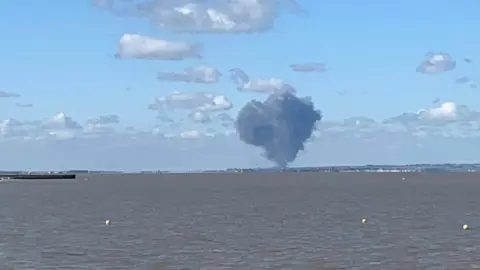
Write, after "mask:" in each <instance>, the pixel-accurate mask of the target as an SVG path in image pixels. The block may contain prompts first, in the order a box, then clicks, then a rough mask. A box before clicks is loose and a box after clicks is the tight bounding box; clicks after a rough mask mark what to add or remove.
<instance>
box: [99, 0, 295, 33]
mask: <svg viewBox="0 0 480 270" xmlns="http://www.w3.org/2000/svg"><path fill="white" fill-rule="evenodd" d="M282 3H283V4H287V5H285V6H286V7H287V9H288V10H290V11H300V10H301V8H300V7H299V5H298V3H296V1H295V0H282V1H279V0H235V1H225V0H204V1H196V0H163V1H158V0H146V1H135V0H133V1H122V0H94V4H95V5H96V6H99V7H104V8H107V9H109V10H111V11H113V12H114V13H116V14H118V15H127V16H137V17H143V18H147V19H148V20H149V21H150V22H152V23H153V24H154V25H156V26H158V27H161V28H164V29H167V30H170V31H174V32H190V33H195V32H214V33H242V32H263V31H266V30H268V29H271V28H272V27H273V26H274V24H275V21H276V19H277V17H278V15H279V10H280V7H281V4H282Z"/></svg>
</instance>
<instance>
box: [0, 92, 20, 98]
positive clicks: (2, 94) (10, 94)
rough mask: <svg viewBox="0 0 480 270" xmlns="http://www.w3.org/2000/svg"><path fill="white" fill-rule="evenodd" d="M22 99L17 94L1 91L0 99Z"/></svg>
mask: <svg viewBox="0 0 480 270" xmlns="http://www.w3.org/2000/svg"><path fill="white" fill-rule="evenodd" d="M17 97H20V95H19V94H17V93H12V92H5V91H0V98H17Z"/></svg>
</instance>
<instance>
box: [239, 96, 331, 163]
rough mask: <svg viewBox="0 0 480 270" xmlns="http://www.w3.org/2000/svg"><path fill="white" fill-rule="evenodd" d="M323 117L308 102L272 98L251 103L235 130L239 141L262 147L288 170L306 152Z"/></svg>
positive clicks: (271, 157) (266, 153) (307, 99)
mask: <svg viewBox="0 0 480 270" xmlns="http://www.w3.org/2000/svg"><path fill="white" fill-rule="evenodd" d="M321 119H322V113H321V111H319V110H315V109H314V106H313V103H312V102H311V101H310V99H309V98H298V97H296V96H294V95H293V94H291V93H288V92H286V93H282V94H272V95H270V96H269V97H268V99H267V100H266V101H265V102H260V101H256V100H252V101H250V102H249V103H247V104H246V105H245V106H244V107H243V108H242V109H241V110H240V112H239V113H238V116H237V120H236V122H235V126H236V129H237V132H238V134H239V135H240V139H241V140H242V141H244V142H245V143H247V144H250V145H254V146H259V147H262V148H263V149H264V150H265V156H266V158H268V159H269V160H271V161H273V162H275V163H276V164H277V165H278V166H279V167H281V168H285V167H286V166H287V164H288V163H290V162H292V161H294V160H295V158H296V157H297V154H298V152H299V151H301V150H303V149H304V143H305V141H306V140H307V139H308V138H310V136H311V135H312V132H313V131H314V129H315V123H316V122H317V121H319V120H321Z"/></svg>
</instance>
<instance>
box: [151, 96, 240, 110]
mask: <svg viewBox="0 0 480 270" xmlns="http://www.w3.org/2000/svg"><path fill="white" fill-rule="evenodd" d="M232 107H233V104H232V102H230V100H228V98H227V97H225V96H223V95H218V94H214V93H210V92H179V91H175V92H172V93H170V94H168V95H166V96H164V97H160V98H156V99H155V100H154V102H153V103H152V104H150V105H149V109H151V110H157V111H173V110H187V111H202V112H215V111H228V110H230V109H231V108H232Z"/></svg>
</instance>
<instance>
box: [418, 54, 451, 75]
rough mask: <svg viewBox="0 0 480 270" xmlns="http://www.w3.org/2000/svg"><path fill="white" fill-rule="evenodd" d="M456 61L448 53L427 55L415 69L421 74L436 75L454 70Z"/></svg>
mask: <svg viewBox="0 0 480 270" xmlns="http://www.w3.org/2000/svg"><path fill="white" fill-rule="evenodd" d="M455 67H456V61H455V60H453V58H452V57H451V56H450V55H449V54H448V53H428V54H427V57H426V59H425V60H423V61H422V62H421V63H420V64H419V65H418V67H417V72H420V73H423V74H437V73H442V72H446V71H451V70H454V69H455Z"/></svg>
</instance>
